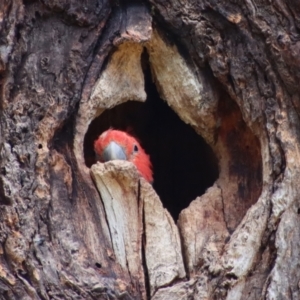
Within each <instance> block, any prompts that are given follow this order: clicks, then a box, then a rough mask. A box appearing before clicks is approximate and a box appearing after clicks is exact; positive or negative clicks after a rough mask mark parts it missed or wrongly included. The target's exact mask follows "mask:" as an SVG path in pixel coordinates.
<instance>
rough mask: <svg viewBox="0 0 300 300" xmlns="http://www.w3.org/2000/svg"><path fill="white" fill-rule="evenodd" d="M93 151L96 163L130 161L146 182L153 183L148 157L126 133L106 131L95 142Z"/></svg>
mask: <svg viewBox="0 0 300 300" xmlns="http://www.w3.org/2000/svg"><path fill="white" fill-rule="evenodd" d="M94 150H95V153H96V159H97V161H100V162H107V161H109V160H115V159H119V160H127V161H130V162H132V163H133V164H134V165H135V166H136V168H137V170H138V171H139V173H140V174H141V175H142V176H143V177H144V178H145V179H146V180H147V181H148V182H150V183H152V182H153V175H152V164H151V161H150V158H149V155H147V154H146V152H145V150H144V149H143V148H142V147H141V145H140V143H139V142H138V140H137V139H136V138H134V137H133V136H131V135H129V134H128V133H126V132H124V131H120V130H115V129H108V130H107V131H105V132H103V133H102V134H101V135H100V136H99V137H98V139H97V140H95V142H94Z"/></svg>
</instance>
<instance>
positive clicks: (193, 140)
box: [84, 69, 219, 221]
mask: <svg viewBox="0 0 300 300" xmlns="http://www.w3.org/2000/svg"><path fill="white" fill-rule="evenodd" d="M145 89H146V93H147V100H146V102H145V103H141V102H137V101H128V102H126V103H123V104H121V105H118V106H116V107H114V108H112V109H110V110H106V111H105V112H104V113H102V114H101V115H100V116H99V117H98V118H96V119H95V120H94V121H93V122H92V123H91V124H90V126H89V129H88V132H87V134H86V136H85V140H84V157H85V163H86V165H87V166H88V167H90V166H91V165H92V164H93V163H95V153H94V151H93V142H94V140H95V139H96V138H97V137H98V136H99V135H100V134H101V133H102V132H103V131H105V130H107V129H108V128H110V127H112V128H115V129H120V130H125V131H128V132H130V133H131V134H132V135H134V136H136V137H137V138H138V139H139V141H140V142H141V144H142V147H143V148H144V149H145V150H146V152H147V153H148V154H149V155H150V158H151V162H152V164H153V174H154V183H153V187H154V189H155V190H156V192H157V194H158V195H159V196H160V199H161V201H162V202H163V205H164V207H165V208H167V209H168V211H169V212H170V213H171V215H172V216H173V218H174V220H175V221H176V220H177V218H178V215H179V213H180V211H181V210H182V209H184V208H186V207H187V206H188V205H189V203H190V202H191V201H192V200H194V199H195V198H196V197H197V196H200V195H202V194H203V193H205V191H206V189H207V188H208V187H210V186H211V185H212V184H213V183H214V182H215V180H216V179H217V178H218V174H219V171H218V162H217V159H216V156H215V155H214V153H213V151H212V149H211V148H210V147H209V146H208V144H207V143H206V142H205V141H204V140H203V138H202V137H200V136H199V135H198V134H196V132H195V131H194V130H193V129H192V128H191V127H190V126H189V125H187V124H185V123H184V122H183V121H182V120H181V119H180V118H179V117H178V116H177V115H176V113H175V112H174V111H173V110H172V109H171V108H170V107H169V106H168V105H167V103H165V102H164V101H163V100H162V99H161V98H160V96H159V94H158V92H157V89H156V86H155V84H154V83H153V82H152V79H151V74H150V71H149V70H148V69H146V70H145Z"/></svg>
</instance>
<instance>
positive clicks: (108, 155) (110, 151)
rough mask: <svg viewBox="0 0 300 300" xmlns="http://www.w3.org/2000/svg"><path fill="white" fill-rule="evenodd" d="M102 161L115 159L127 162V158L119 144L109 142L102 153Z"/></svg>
mask: <svg viewBox="0 0 300 300" xmlns="http://www.w3.org/2000/svg"><path fill="white" fill-rule="evenodd" d="M102 159H103V161H109V160H115V159H120V160H127V157H126V153H125V152H124V149H123V148H122V147H121V146H120V145H119V144H117V143H116V142H110V143H109V144H108V145H107V147H106V148H105V149H104V151H103V155H102Z"/></svg>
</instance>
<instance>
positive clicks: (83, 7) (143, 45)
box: [0, 0, 300, 300]
mask: <svg viewBox="0 0 300 300" xmlns="http://www.w3.org/2000/svg"><path fill="white" fill-rule="evenodd" d="M299 31H300V4H299V3H298V2H297V1H295V0H287V1H282V0H277V1H273V2H270V1H267V0H265V1H258V0H251V1H250V0H245V1H241V2H238V1H233V0H230V1H224V0H219V1H218V0H207V1H205V0H203V1H191V0H190V1H173V0H170V1H166V0H149V1H148V2H146V1H145V2H142V1H110V2H109V1H105V0H104V1H97V0H89V1H82V0H81V1H79V0H72V1H50V0H41V1H34V0H32V1H31V0H27V1H25V0H24V1H21V0H3V1H1V2H0V37H1V39H0V76H1V81H0V82H1V83H0V84H1V96H0V121H1V122H0V130H1V135H0V224H1V226H0V279H1V280H0V297H1V299H24V300H25V299H26V300H27V299H156V300H158V299H228V300H231V299H269V300H271V299H300V291H299V282H300V271H299V254H300V242H299V241H300V219H299V212H300V204H299V199H300V194H299V186H300V182H299V180H300V174H299V170H300V159H299V149H298V145H299V139H300V136H299V130H300V123H299V115H300V98H299V95H300V89H299V84H298V83H299V80H300V37H299ZM145 57H146V58H145ZM145 64H146V65H147V66H148V68H149V69H151V74H152V80H153V82H154V83H155V86H156V89H157V91H158V94H159V96H160V98H161V99H162V100H164V101H165V102H166V103H167V104H168V105H169V106H170V107H171V108H172V109H173V110H174V111H175V112H176V114H177V115H178V116H179V117H180V119H181V120H182V122H185V123H186V124H188V125H189V126H191V127H192V128H193V130H195V132H196V133H197V134H198V135H201V136H202V137H203V139H204V140H205V141H206V143H207V144H208V145H209V146H210V148H211V149H212V151H213V152H214V154H215V156H216V157H217V160H218V166H219V176H218V178H217V179H216V180H215V182H214V184H213V185H212V186H210V187H209V186H207V188H208V189H207V191H206V193H205V194H203V195H199V197H197V198H196V199H195V200H194V201H192V202H191V203H190V205H189V206H188V207H186V208H185V209H183V210H182V211H181V213H180V215H179V218H178V222H176V221H177V220H173V218H172V217H171V215H170V214H169V212H168V211H167V210H166V209H164V208H163V204H162V203H161V201H160V199H159V197H158V195H157V194H156V193H155V190H154V189H153V187H152V186H151V185H150V184H148V183H146V182H145V181H144V180H143V179H141V178H140V177H139V175H138V174H137V172H136V170H135V168H134V167H133V166H132V165H131V164H129V163H126V162H109V163H106V164H100V163H97V164H93V162H94V160H93V158H91V160H90V161H91V163H87V161H88V160H89V158H85V151H86V149H84V145H85V137H86V136H87V133H88V131H89V130H90V127H89V125H90V124H91V123H92V122H93V120H95V119H96V118H97V117H99V118H101V114H102V113H104V112H105V111H107V110H109V109H110V108H113V107H115V106H118V105H120V104H122V103H124V102H127V101H130V100H135V101H139V102H141V103H143V102H145V101H148V100H147V99H148V98H147V97H148V95H147V93H146V92H145V68H146V67H145ZM161 131H162V132H163V131H164V130H163V128H161ZM96 133H97V132H96ZM99 134H100V132H99ZM165 134H166V135H165V136H166V137H167V136H168V132H166V133H165ZM91 136H92V135H91ZM165 141H166V143H167V139H166V140H165ZM162 145H163V144H162ZM162 151H163V149H162ZM166 151H170V155H171V152H172V151H173V150H168V149H167V150H166ZM174 152H175V154H174V153H173V155H175V156H176V151H174ZM166 153H167V152H166ZM186 155H187V156H188V155H189V149H186ZM178 160H180V157H178ZM90 165H92V167H91V168H89V167H90ZM165 180H166V182H167V180H168V177H166V178H165ZM182 180H183V181H184V178H183V179H182ZM199 184H200V183H199ZM154 186H155V185H154Z"/></svg>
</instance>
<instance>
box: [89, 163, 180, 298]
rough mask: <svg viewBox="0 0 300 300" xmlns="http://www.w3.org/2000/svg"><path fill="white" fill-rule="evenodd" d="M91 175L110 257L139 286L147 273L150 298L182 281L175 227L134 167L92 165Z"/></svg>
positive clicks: (142, 283) (124, 165)
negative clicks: (108, 238) (106, 228)
mask: <svg viewBox="0 0 300 300" xmlns="http://www.w3.org/2000/svg"><path fill="white" fill-rule="evenodd" d="M91 172H92V176H93V178H94V181H95V183H96V185H97V188H98V190H99V192H100V195H101V199H102V201H103V202H104V209H105V216H106V220H107V222H108V226H109V230H110V236H111V241H112V244H113V250H114V256H115V259H116V261H117V262H118V263H119V264H120V265H121V266H122V268H123V269H124V271H125V270H126V271H127V269H128V270H129V272H130V276H132V277H136V278H138V279H139V281H140V286H141V288H143V286H144V284H145V283H144V276H143V274H144V273H146V272H147V274H148V277H149V284H150V290H151V294H153V293H154V292H156V290H157V289H159V288H160V287H162V286H166V285H168V284H170V283H171V282H172V281H174V280H175V279H178V278H183V277H185V271H184V266H183V260H182V255H181V245H180V239H179V233H178V229H177V227H176V226H175V223H174V221H173V219H172V217H171V216H170V215H169V213H168V212H167V211H166V210H165V209H164V208H163V206H162V203H161V202H160V200H159V198H158V196H157V195H156V193H155V191H154V190H153V189H152V187H151V185H150V184H149V183H147V182H146V181H145V180H143V179H142V178H140V177H139V175H138V173H137V170H136V169H135V167H134V166H133V164H131V163H128V162H124V161H115V162H108V163H105V164H102V163H97V164H95V165H93V166H92V168H91ZM143 252H144V253H145V254H144V256H145V257H144V259H145V262H144V266H143V262H142V253H143ZM143 267H144V268H145V270H143Z"/></svg>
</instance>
